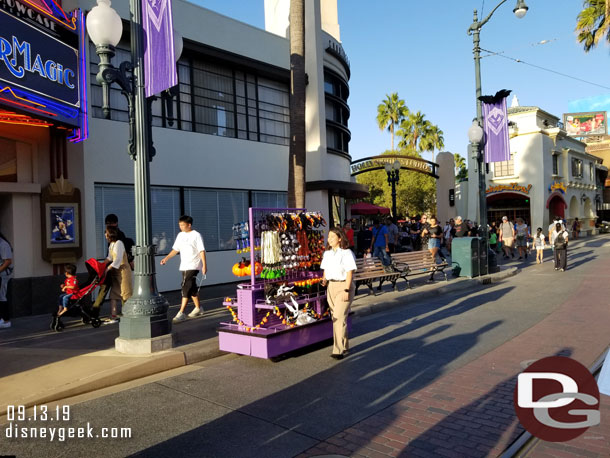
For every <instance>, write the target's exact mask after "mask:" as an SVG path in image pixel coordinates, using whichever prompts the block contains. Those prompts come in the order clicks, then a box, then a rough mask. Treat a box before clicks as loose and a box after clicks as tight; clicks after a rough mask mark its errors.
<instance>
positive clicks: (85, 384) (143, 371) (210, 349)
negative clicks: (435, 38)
mask: <svg viewBox="0 0 610 458" xmlns="http://www.w3.org/2000/svg"><path fill="white" fill-rule="evenodd" d="M520 271H521V269H520V268H517V267H510V268H508V269H506V270H503V271H502V272H498V273H495V274H491V275H487V276H485V277H482V278H460V279H458V280H456V281H454V282H452V283H450V284H448V285H446V286H441V287H434V286H431V287H429V289H426V290H423V291H415V292H413V293H408V294H406V295H402V296H401V299H404V298H405V297H406V298H407V299H408V300H410V301H413V302H419V301H423V300H426V299H429V298H432V297H436V296H441V295H443V294H447V293H451V292H455V291H461V290H466V289H471V288H476V287H478V286H479V285H481V286H482V285H487V284H490V283H497V282H499V281H501V280H503V279H505V278H509V277H512V276H514V275H517V274H518V273H519V272H520ZM423 288H426V287H425V286H424V287H420V288H418V290H421V289H423ZM402 292H403V293H404V292H405V291H404V290H403V291H402ZM403 305H404V304H403ZM397 306H400V305H398V304H397V303H396V300H388V301H385V302H380V303H377V304H372V305H363V306H360V307H355V308H354V310H353V313H354V316H355V317H360V316H367V315H371V314H374V313H379V312H382V311H386V310H390V309H395V308H396V307H397ZM226 354H227V352H224V351H221V350H219V348H218V339H217V338H210V339H207V340H205V341H204V342H199V343H192V344H187V345H183V346H180V347H178V349H173V350H168V351H165V352H161V353H157V354H153V355H151V356H148V357H143V358H142V361H141V362H139V361H137V362H132V363H129V364H126V365H123V366H120V367H119V368H115V369H110V370H108V373H107V374H103V375H101V377H99V378H95V379H91V380H80V381H78V380H77V381H76V382H74V383H73V384H71V385H72V386H70V384H69V385H67V386H65V387H63V388H62V389H60V390H57V391H54V392H46V393H45V392H42V393H37V394H35V395H33V396H31V397H28V398H24V399H19V400H15V401H10V404H12V405H22V406H25V408H30V407H33V406H34V405H41V404H48V403H51V402H56V401H60V400H62V399H67V398H71V397H74V396H78V395H82V394H86V393H90V392H92V391H96V390H99V389H102V388H108V387H111V386H114V385H119V384H121V383H125V382H130V381H132V380H136V379H140V378H143V377H147V376H149V375H154V374H158V373H161V372H165V371H169V370H172V369H177V368H179V367H182V366H187V365H190V364H195V363H199V362H202V361H207V360H210V359H213V358H217V357H219V356H223V355H226ZM6 411H7V406H6V404H5V405H4V406H3V407H0V416H4V415H6Z"/></svg>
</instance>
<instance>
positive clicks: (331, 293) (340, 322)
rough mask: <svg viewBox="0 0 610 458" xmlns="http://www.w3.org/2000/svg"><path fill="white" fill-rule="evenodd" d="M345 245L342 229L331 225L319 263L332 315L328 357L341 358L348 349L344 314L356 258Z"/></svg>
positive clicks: (351, 294) (350, 296) (352, 287)
mask: <svg viewBox="0 0 610 458" xmlns="http://www.w3.org/2000/svg"><path fill="white" fill-rule="evenodd" d="M348 244H349V242H348V240H347V237H346V236H345V234H344V233H343V231H342V230H341V229H338V228H336V227H335V228H332V229H331V230H330V231H329V233H328V245H327V247H326V251H325V252H324V256H323V257H322V264H321V266H320V267H321V269H322V270H323V271H324V276H323V278H322V286H326V285H328V289H327V291H326V300H327V301H328V306H329V307H330V313H331V315H332V320H333V340H334V345H333V352H332V354H331V355H330V356H331V358H334V359H343V358H344V357H345V356H346V355H347V354H348V351H349V342H348V339H347V316H348V314H349V309H350V306H351V304H352V300H353V299H354V293H355V290H356V285H355V284H354V282H353V276H354V272H355V271H356V260H355V259H354V255H353V253H352V251H351V250H349V248H348Z"/></svg>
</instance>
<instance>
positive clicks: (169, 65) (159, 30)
mask: <svg viewBox="0 0 610 458" xmlns="http://www.w3.org/2000/svg"><path fill="white" fill-rule="evenodd" d="M142 28H143V30H144V46H145V51H144V72H145V76H146V81H145V82H144V84H145V87H146V97H150V96H152V95H154V94H158V93H160V92H161V91H164V90H165V89H169V88H170V87H173V86H175V85H176V84H178V74H177V73H176V60H175V59H174V33H173V27H172V1H171V0H142Z"/></svg>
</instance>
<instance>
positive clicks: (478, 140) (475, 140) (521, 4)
mask: <svg viewBox="0 0 610 458" xmlns="http://www.w3.org/2000/svg"><path fill="white" fill-rule="evenodd" d="M506 1H507V0H502V1H501V2H500V3H498V4H497V5H496V7H495V8H494V9H493V10H491V12H490V13H489V14H488V15H487V17H485V19H483V20H481V21H479V18H478V13H477V10H474V17H473V22H472V24H471V25H470V27H469V28H468V35H472V41H473V45H474V46H473V50H472V53H473V55H474V72H475V83H476V104H477V117H476V119H475V120H474V121H473V123H472V126H470V128H469V129H468V139H469V140H470V157H471V158H472V159H473V160H472V161H471V162H470V164H471V166H472V165H473V164H475V163H476V164H477V171H478V178H479V227H480V231H479V235H480V237H481V238H482V239H483V241H484V245H483V246H485V247H487V240H488V237H489V235H488V231H487V200H486V196H485V187H486V182H485V160H484V154H483V145H484V142H485V141H484V138H483V129H482V128H481V126H482V125H483V104H482V102H481V99H480V97H481V95H482V94H481V46H480V34H481V29H482V28H483V26H484V25H485V24H487V22H488V21H489V19H491V16H492V15H493V14H494V13H495V12H496V10H497V9H498V8H500V6H502V5H503V4H504V3H506ZM527 10H528V7H527V5H526V4H525V0H517V4H516V5H515V8H514V9H513V13H514V14H515V16H517V18H519V19H521V18H522V17H524V16H525V14H526V13H527ZM475 161H476V162H475ZM469 172H470V173H473V174H474V170H470V171H469ZM487 270H488V269H487Z"/></svg>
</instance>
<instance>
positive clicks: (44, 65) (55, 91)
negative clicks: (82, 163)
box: [0, 0, 88, 142]
mask: <svg viewBox="0 0 610 458" xmlns="http://www.w3.org/2000/svg"><path fill="white" fill-rule="evenodd" d="M25 3H28V5H29V6H30V7H29V8H28V9H24V8H25V7H24V5H25ZM49 3H50V1H49V0H33V1H27V0H20V1H17V0H0V23H2V28H1V30H0V104H1V105H4V106H6V107H7V108H9V109H14V110H17V111H21V112H22V113H23V114H29V115H32V116H37V117H41V118H44V120H45V121H50V122H53V124H54V125H56V126H62V125H63V126H65V127H71V128H72V135H71V136H70V137H69V139H70V140H71V141H73V142H79V141H82V140H85V139H86V138H87V137H88V119H87V87H86V71H87V67H86V60H85V57H86V45H87V44H86V39H85V30H84V24H85V22H84V15H83V13H82V11H80V10H75V11H73V12H72V13H71V14H70V15H66V13H65V12H64V11H63V10H62V9H61V8H60V7H59V6H58V5H57V4H56V3H55V2H53V8H51V7H50V6H49ZM31 8H36V9H38V10H40V8H42V9H43V10H44V9H46V11H43V12H46V14H47V16H49V17H50V18H52V19H54V20H55V21H56V22H53V24H52V25H51V24H50V23H49V21H48V20H42V21H41V20H40V18H39V16H40V15H39V13H35V14H34V13H32V9H31ZM41 11H42V10H41ZM70 25H73V27H71V26H70Z"/></svg>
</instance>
